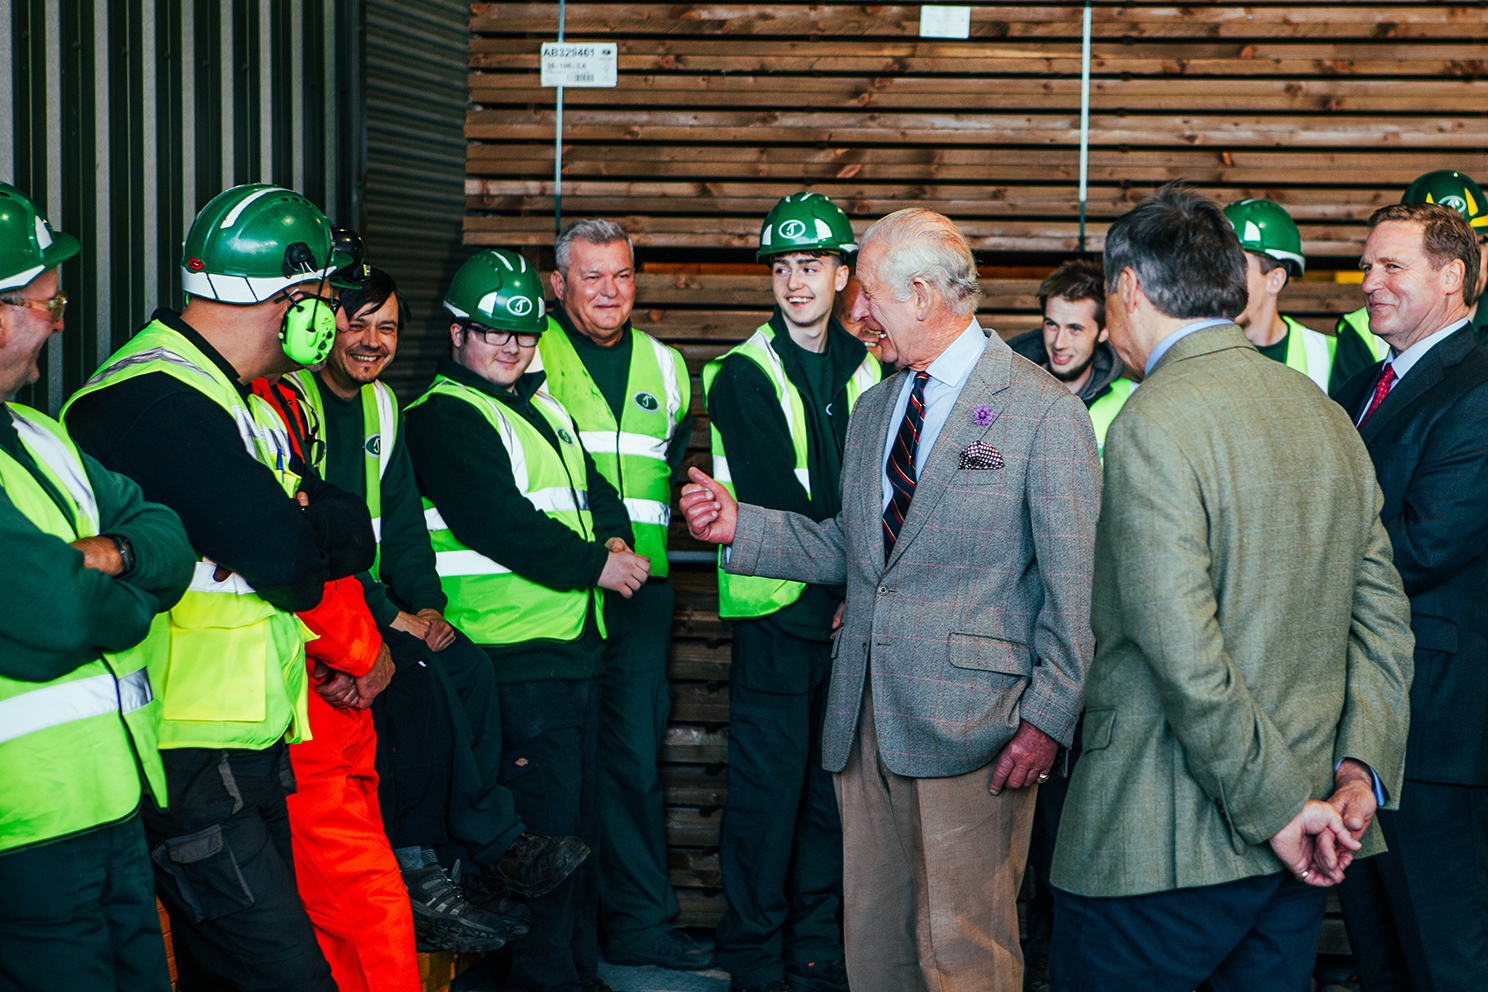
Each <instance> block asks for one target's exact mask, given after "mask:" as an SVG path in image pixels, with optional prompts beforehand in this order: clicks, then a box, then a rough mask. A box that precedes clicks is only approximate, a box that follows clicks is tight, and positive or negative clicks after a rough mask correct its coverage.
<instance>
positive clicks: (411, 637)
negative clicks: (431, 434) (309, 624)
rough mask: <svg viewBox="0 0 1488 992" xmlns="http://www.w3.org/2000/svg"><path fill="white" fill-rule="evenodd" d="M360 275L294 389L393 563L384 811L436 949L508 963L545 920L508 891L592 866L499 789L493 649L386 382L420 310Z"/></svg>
mask: <svg viewBox="0 0 1488 992" xmlns="http://www.w3.org/2000/svg"><path fill="white" fill-rule="evenodd" d="M347 233H348V234H350V232H347ZM351 238H353V239H355V235H351ZM356 241H357V251H356V254H357V256H358V258H359V257H360V240H359V239H356ZM359 268H360V269H361V271H360V273H359V275H360V279H359V280H358V281H356V282H354V283H352V284H351V285H350V288H347V289H346V290H345V291H344V292H343V293H342V296H341V303H342V307H341V310H340V312H339V314H338V325H337V334H336V339H335V342H334V344H333V345H332V346H331V352H330V356H329V357H328V358H327V359H326V363H325V366H324V367H323V368H322V369H320V370H318V371H316V372H313V373H312V372H310V371H308V370H306V371H302V372H298V373H295V375H294V379H295V383H296V385H297V386H298V387H299V391H300V393H301V395H302V396H303V397H304V403H305V405H307V406H309V407H310V409H311V410H313V411H314V413H315V420H316V421H317V422H318V433H319V437H318V440H319V443H318V444H315V445H314V446H313V447H314V449H315V453H314V454H313V456H312V459H313V460H314V461H315V463H316V468H317V470H318V471H320V472H321V473H322V474H323V475H324V476H325V477H326V478H327V479H329V480H333V484H334V485H336V486H338V487H340V488H342V489H344V490H346V491H347V492H352V493H356V494H357V495H358V496H360V497H362V498H363V499H365V500H366V501H367V503H368V507H369V509H370V510H371V513H372V519H373V530H374V531H375V532H376V536H377V542H378V556H377V561H376V562H375V563H374V565H373V567H372V569H371V570H370V571H368V572H364V573H362V574H361V575H360V576H358V578H359V579H360V580H361V584H362V586H363V588H364V589H365V591H366V600H367V607H368V609H369V610H370V611H371V613H372V617H373V619H374V620H376V622H377V625H378V629H379V632H380V633H381V635H382V639H383V641H384V643H386V644H387V645H388V647H389V649H390V650H391V652H392V657H393V661H394V663H395V665H396V674H395V675H394V676H393V682H392V684H391V685H390V686H389V691H388V692H387V693H386V694H384V695H382V696H379V697H378V698H377V700H376V701H375V702H374V703H373V705H372V721H373V723H374V724H375V726H376V729H377V735H378V737H380V738H381V746H380V747H378V748H377V757H376V765H377V773H378V778H379V782H378V798H379V801H380V803H381V806H382V815H383V820H384V824H385V826H386V830H387V834H388V837H389V840H390V841H391V843H392V844H393V848H394V853H395V854H396V855H397V857H398V862H399V867H400V869H401V870H402V876H403V881H404V883H405V884H406V885H407V888H408V894H409V897H410V898H411V899H412V902H413V912H414V925H415V929H416V931H417V933H418V936H419V940H420V944H421V945H422V946H424V947H426V949H435V948H437V949H443V950H451V951H481V950H492V949H494V948H496V947H499V946H500V945H501V942H502V941H503V940H508V939H511V938H512V937H514V936H521V935H522V934H523V933H525V931H526V923H527V921H528V919H529V914H528V913H527V911H526V910H525V909H523V908H522V907H520V906H518V905H516V904H515V903H513V902H511V901H510V900H506V899H504V898H502V897H501V896H500V895H499V894H497V893H498V892H499V890H501V889H502V888H505V887H510V888H511V889H513V890H515V891H517V892H518V893H520V894H522V895H526V896H537V895H541V894H543V893H544V892H546V891H548V890H550V889H552V888H553V887H554V886H556V885H557V884H558V883H559V882H561V881H562V880H563V879H564V878H565V877H567V875H568V874H570V873H571V872H572V871H573V870H574V869H575V868H577V867H578V864H579V862H580V861H582V860H583V855H582V851H583V845H582V844H581V843H580V841H579V840H578V838H576V837H557V838H554V837H540V836H537V835H535V834H532V833H530V832H524V830H523V826H522V822H521V820H520V819H519V818H518V817H517V815H516V812H515V809H514V805H513V800H512V796H511V793H510V792H509V791H508V790H506V789H505V788H503V787H502V786H501V785H500V782H499V780H498V776H499V771H500V763H501V713H500V704H499V702H498V699H497V689H496V681H495V677H494V675H493V673H492V671H491V665H490V662H489V661H488V660H487V659H486V657H485V655H484V654H483V653H482V652H481V651H480V649H479V648H477V647H476V646H475V645H474V644H473V643H472V642H471V640H470V639H469V638H468V637H466V636H465V635H464V634H463V633H461V632H460V631H458V630H456V629H455V628H454V627H452V626H451V625H450V624H449V622H448V621H446V620H445V618H444V610H445V606H446V597H445V594H444V592H443V590H442V589H441V587H440V581H439V575H438V573H437V572H436V571H435V558H434V549H433V548H432V547H431V546H430V543H429V532H428V528H427V527H426V526H425V522H424V514H423V507H422V505H421V503H420V499H419V492H418V487H417V485H416V483H415V481H414V474H413V465H412V462H411V461H410V460H409V456H408V442H407V440H406V438H405V436H404V435H405V431H404V430H403V424H402V418H401V417H400V416H399V413H398V405H397V399H396V398H395V397H394V396H393V393H392V391H391V390H390V389H388V387H387V386H386V385H384V384H383V383H382V382H380V381H378V377H379V376H381V374H382V373H383V371H384V370H385V369H386V368H387V366H388V365H389V364H390V363H391V362H392V360H393V358H394V357H395V356H396V355H397V353H398V332H399V329H400V327H401V326H402V325H403V323H404V322H405V321H406V320H407V313H408V307H407V304H406V303H405V302H404V300H403V296H402V294H401V293H400V292H398V287H397V285H396V284H395V283H394V282H393V280H392V278H391V277H390V276H389V275H388V274H387V273H386V272H384V271H382V270H381V269H375V268H370V267H367V266H364V265H359ZM456 710H463V712H464V715H465V719H463V720H462V719H458V718H456V716H455V711H456ZM436 848H437V849H438V850H437V852H436ZM456 860H461V861H463V862H464V864H465V865H466V879H467V882H466V886H467V888H468V889H470V890H471V891H470V892H469V895H470V898H471V899H472V900H474V901H475V903H476V905H475V906H472V905H471V904H470V903H469V902H467V901H466V899H465V898H464V896H463V894H462V893H461V892H460V891H459V890H458V889H457V888H456V885H455V882H454V881H453V880H452V879H451V878H450V877H449V876H448V875H447V874H446V872H445V867H447V866H450V865H452V864H453V863H454V862H455V861H456ZM441 861H442V864H443V867H442V866H441ZM477 879H479V880H480V881H475V880H477ZM472 882H473V884H472ZM493 913H494V914H495V915H494V916H493V915H492V914H493Z"/></svg>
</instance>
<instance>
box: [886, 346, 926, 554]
mask: <svg viewBox="0 0 1488 992" xmlns="http://www.w3.org/2000/svg"><path fill="white" fill-rule="evenodd" d="M929 381H930V373H929V372H916V373H915V377H914V389H912V390H911V391H910V394H909V405H908V406H906V407H905V408H904V419H903V420H902V421H900V422H899V436H898V437H896V438H895V439H894V447H893V450H891V451H890V452H889V464H888V466H887V472H888V476H889V487H890V488H891V489H893V490H894V496H893V498H892V499H890V500H889V505H888V506H887V507H885V508H884V512H883V529H884V561H888V560H889V555H891V554H892V553H893V551H894V542H895V541H897V540H899V528H900V527H903V526H904V517H905V515H906V514H908V513H909V501H910V500H911V499H913V498H914V491H915V481H916V478H917V476H918V473H917V471H916V469H915V456H916V454H917V453H918V451H919V448H920V428H921V427H922V426H924V423H925V383H927V382H929Z"/></svg>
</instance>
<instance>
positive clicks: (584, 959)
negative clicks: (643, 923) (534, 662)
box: [501, 679, 600, 992]
mask: <svg viewBox="0 0 1488 992" xmlns="http://www.w3.org/2000/svg"><path fill="white" fill-rule="evenodd" d="M599 706H600V688H599V683H598V680H596V679H540V680H535V681H531V682H508V683H505V684H504V685H502V686H501V729H502V735H503V747H502V771H501V782H502V784H503V785H505V786H506V787H507V788H508V789H510V790H511V793H512V796H513V797H514V798H515V799H516V804H517V812H518V813H520V814H521V817H522V819H523V820H524V821H525V822H526V823H527V825H528V826H529V827H531V829H533V830H535V831H537V832H538V833H542V834H547V835H549V836H553V837H564V836H576V837H579V838H581V839H582V840H583V841H584V843H586V844H588V845H589V847H590V849H591V850H592V851H593V852H594V853H593V854H591V855H590V856H589V857H588V858H586V859H585V860H584V863H583V864H582V865H580V866H579V868H578V870H577V871H575V872H574V873H573V874H572V875H570V876H569V877H568V878H566V879H564V881H563V882H562V884H560V885H559V886H558V887H557V888H556V889H554V890H553V891H552V892H549V893H548V894H547V895H545V896H539V897H538V898H536V899H531V900H528V906H529V907H530V908H531V909H532V929H531V932H529V933H528V934H527V936H525V937H523V938H522V939H520V940H517V941H514V942H513V943H512V944H511V955H512V966H511V973H510V974H509V975H508V976H507V980H506V989H507V992H580V990H581V989H583V988H584V986H585V984H586V983H588V982H590V981H592V980H593V979H594V978H595V977H596V976H597V975H598V973H599V943H598V933H597V930H596V927H597V923H598V915H599V869H598V854H599V851H600V826H599V810H598V793H599V758H598V750H599Z"/></svg>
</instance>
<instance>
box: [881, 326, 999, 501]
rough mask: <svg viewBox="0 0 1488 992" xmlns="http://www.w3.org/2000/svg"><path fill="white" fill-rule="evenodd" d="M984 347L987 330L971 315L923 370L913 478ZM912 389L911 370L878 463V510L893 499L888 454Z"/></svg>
mask: <svg viewBox="0 0 1488 992" xmlns="http://www.w3.org/2000/svg"><path fill="white" fill-rule="evenodd" d="M986 348H987V332H986V331H984V330H982V327H981V325H980V324H978V323H977V322H976V318H975V317H973V318H971V323H970V324H968V325H967V327H966V330H964V331H962V332H961V336H960V337H958V338H956V340H954V341H952V342H951V344H950V346H949V347H948V348H946V350H945V351H942V352H941V353H940V357H939V358H937V359H935V361H933V362H931V363H930V365H929V367H928V368H926V369H925V371H926V372H928V373H930V378H929V379H928V380H927V381H926V382H925V420H924V423H923V424H922V425H921V426H920V443H919V446H918V449H917V450H916V451H915V478H916V479H918V478H919V475H920V468H921V467H922V466H924V464H925V461H926V459H928V458H929V457H930V452H931V450H933V449H934V447H935V439H936V438H938V437H939V436H940V429H941V428H942V427H944V426H945V422H946V418H947V417H949V416H950V415H951V408H952V407H953V406H955V405H956V399H957V398H958V397H959V396H960V395H961V387H962V386H964V385H966V378H967V376H969V375H971V370H972V368H973V367H974V366H975V365H976V363H977V362H978V361H980V360H981V357H982V352H983V351H985V350H986ZM913 391H914V373H913V372H910V374H909V376H908V378H906V379H905V380H904V385H902V386H900V387H899V399H898V400H897V401H895V403H894V415H893V416H892V417H890V418H889V436H888V438H887V440H886V441H885V442H884V455H883V458H882V459H881V464H882V465H883V466H884V469H883V474H882V479H881V484H882V486H883V505H882V506H881V507H880V509H881V510H886V509H888V507H889V501H890V500H892V499H893V498H894V487H893V486H891V485H889V467H888V466H889V454H890V452H892V451H893V450H894V442H895V441H896V440H897V439H898V437H899V425H900V423H902V422H903V420H904V411H905V410H907V409H908V408H909V394H910V393H912V392H913Z"/></svg>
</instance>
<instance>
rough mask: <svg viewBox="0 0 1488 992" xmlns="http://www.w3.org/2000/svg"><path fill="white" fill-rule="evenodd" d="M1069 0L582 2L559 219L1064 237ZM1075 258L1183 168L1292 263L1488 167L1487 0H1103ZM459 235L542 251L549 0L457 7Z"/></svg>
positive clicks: (1017, 246)
mask: <svg viewBox="0 0 1488 992" xmlns="http://www.w3.org/2000/svg"><path fill="white" fill-rule="evenodd" d="M1080 8H1081V5H1080V4H1079V3H1068V2H1066V3H1052V4H1043V5H1037V6H1034V5H1023V4H1009V3H983V4H980V5H978V6H975V7H972V9H971V17H972V20H971V37H970V38H969V39H967V40H938V39H921V38H919V37H918V36H917V35H918V28H919V8H918V7H909V6H906V7H866V6H858V5H849V4H835V3H834V4H809V5H808V4H790V3H775V4H770V5H759V6H756V5H745V4H721V5H691V6H689V5H676V4H643V3H574V4H570V5H568V8H567V18H566V25H567V38H568V39H569V40H574V41H581V40H588V41H613V42H615V43H616V44H617V45H618V46H619V53H620V56H619V58H620V84H619V86H618V87H617V88H615V89H574V88H569V89H567V90H566V91H565V96H564V100H565V110H564V129H565V130H564V142H565V148H564V176H565V178H566V182H565V189H564V200H565V204H564V209H565V212H566V213H568V214H571V215H574V216H578V215H581V214H588V213H603V214H605V215H606V216H612V217H619V218H622V223H624V224H625V225H626V227H627V228H628V229H629V230H630V231H631V234H632V236H633V237H634V238H635V240H636V242H637V244H638V245H642V246H657V247H661V246H666V247H676V248H736V249H737V248H748V247H751V246H753V245H754V243H755V237H756V235H757V233H758V225H759V217H760V215H761V214H762V213H763V212H764V211H765V210H766V209H768V207H769V205H770V204H771V203H773V202H774V201H775V200H776V199H778V198H779V197H780V196H782V195H784V194H786V193H789V192H793V191H795V190H799V189H802V188H805V189H811V190H815V191H817V192H821V193H826V194H829V195H831V196H832V197H833V198H834V199H837V200H838V201H839V202H841V203H842V204H844V206H845V208H846V209H847V210H848V212H849V214H850V215H851V216H852V217H853V218H854V221H855V224H857V225H860V229H861V226H866V225H867V224H868V223H870V222H871V221H872V220H873V219H874V218H875V217H878V216H881V215H882V214H884V213H886V212H888V211H890V210H892V209H896V208H897V207H900V206H905V205H909V204H925V205H927V206H931V207H933V208H934V209H937V210H941V211H943V212H945V213H947V214H949V215H950V216H952V217H954V218H955V219H957V220H958V221H960V222H961V223H962V226H963V229H964V230H965V231H966V233H967V234H968V235H969V236H970V237H971V238H972V239H973V242H974V244H975V245H976V247H977V248H978V250H985V251H1020V252H1068V251H1074V250H1076V249H1077V247H1078V242H1077V236H1078V225H1077V220H1076V218H1077V213H1078V207H1077V201H1076V194H1075V185H1076V181H1077V176H1078V158H1077V148H1078V142H1079V73H1080V16H1081V9H1080ZM1093 20H1094V28H1093V45H1092V68H1091V72H1092V82H1091V102H1092V109H1091V121H1090V132H1091V155H1090V176H1091V192H1090V197H1089V205H1088V209H1089V218H1090V224H1089V234H1090V241H1089V247H1090V248H1091V249H1093V250H1099V249H1100V247H1101V238H1102V235H1103V232H1104V230H1105V227H1106V226H1107V224H1109V222H1110V220H1112V219H1113V218H1114V217H1115V216H1117V215H1119V214H1120V213H1121V212H1123V211H1124V210H1125V209H1127V207H1128V206H1129V205H1130V203H1131V202H1133V201H1134V200H1135V199H1137V198H1139V197H1140V196H1141V195H1142V194H1143V193H1144V192H1145V191H1146V190H1148V189H1150V188H1151V187H1152V186H1154V185H1156V184H1159V183H1161V182H1164V181H1167V180H1169V179H1174V178H1180V177H1182V178H1187V179H1189V180H1191V181H1192V182H1194V183H1195V184H1196V185H1197V186H1198V187H1199V188H1201V189H1202V190H1204V191H1205V192H1208V193H1211V194H1212V195H1214V196H1216V197H1218V198H1221V199H1223V200H1225V201H1229V200H1235V199H1240V198H1242V197H1246V196H1264V197H1268V198H1270V199H1274V200H1276V201H1277V202H1279V203H1281V204H1283V205H1284V206H1286V207H1287V208H1288V209H1289V210H1291V211H1292V212H1293V214H1294V216H1295V217H1296V218H1297V220H1298V222H1299V224H1300V225H1301V227H1302V234H1303V241H1304V244H1305V247H1306V250H1307V252H1308V254H1309V255H1315V256H1332V257H1335V258H1347V257H1349V256H1352V255H1355V254H1356V253H1357V249H1358V246H1359V245H1360V243H1361V242H1362V234H1363V222H1364V221H1365V220H1366V219H1367V217H1368V215H1369V213H1370V211H1372V210H1373V209H1374V208H1376V207H1378V206H1381V205H1383V204H1386V203H1390V202H1394V201H1395V200H1397V199H1398V198H1399V195H1400V190H1401V189H1402V188H1403V187H1404V185H1405V184H1406V183H1408V182H1409V181H1410V180H1411V179H1413V178H1415V177H1416V176H1417V175H1419V174H1421V173H1423V172H1426V171H1429V170H1431V169H1434V168H1443V167H1446V168H1456V169H1460V170H1461V171H1463V172H1466V173H1468V174H1469V175H1473V176H1475V177H1477V178H1479V179H1488V114H1485V108H1488V78H1485V76H1488V45H1485V44H1484V41H1483V38H1484V30H1483V28H1484V23H1485V20H1488V8H1485V7H1484V6H1483V5H1482V4H1457V5H1444V4H1417V3H1412V4H1398V3H1396V4H1368V3H1357V2H1350V3H1340V2H1333V3H1286V4H1280V3H1277V4H1270V3H1268V4H1256V5H1250V6H1245V7H1241V6H1238V5H1234V4H1219V3H1197V4H1190V5H1186V6H1181V7H1180V6H1172V5H1166V4H1165V5H1161V6H1158V5H1154V4H1149V3H1124V4H1120V5H1114V4H1109V3H1099V4H1096V5H1095V8H1094V18H1093ZM471 30H472V31H473V32H475V36H474V37H473V38H472V40H471V46H470V68H471V75H470V96H471V101H472V103H473V104H474V107H473V109H472V110H471V111H470V113H469V115H468V117H467V123H466V136H467V138H469V139H470V141H471V144H470V146H469V158H468V163H469V164H468V174H469V178H468V181H467V187H466V193H467V208H468V212H467V217H466V228H465V231H466V241H467V243H469V244H482V245H486V244H490V245H508V246H512V245H547V244H549V243H550V240H551V231H552V210H553V188H552V170H553V125H554V107H553V91H552V90H545V89H542V88H541V87H540V86H539V80H538V74H537V71H536V70H537V63H538V51H539V48H540V45H541V43H542V42H543V41H551V40H553V38H554V37H555V36H556V30H557V5H556V4H540V3H534V4H480V3H478V4H474V5H472V17H471Z"/></svg>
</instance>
